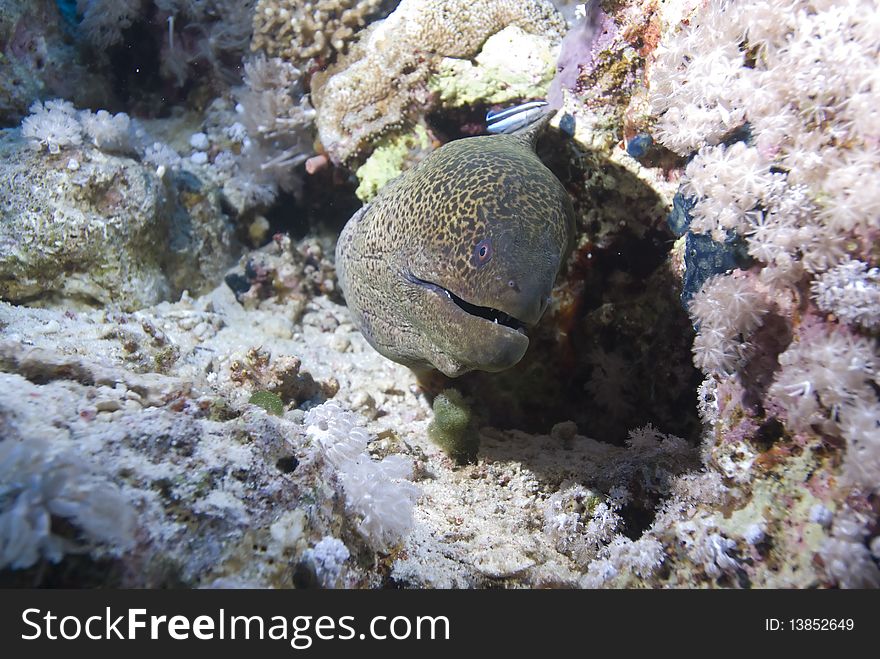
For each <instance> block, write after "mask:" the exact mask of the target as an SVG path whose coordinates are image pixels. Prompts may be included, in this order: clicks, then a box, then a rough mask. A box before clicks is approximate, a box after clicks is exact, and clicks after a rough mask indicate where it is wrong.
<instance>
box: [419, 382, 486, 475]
mask: <svg viewBox="0 0 880 659" xmlns="http://www.w3.org/2000/svg"><path fill="white" fill-rule="evenodd" d="M433 407H434V419H433V420H432V421H431V423H430V424H429V425H428V437H430V439H431V441H433V442H434V443H435V444H437V445H438V446H439V447H440V448H442V449H443V450H444V451H445V452H446V454H447V455H448V456H449V457H450V458H452V459H453V460H455V462H457V463H458V464H466V463H468V462H473V461H474V460H475V459H476V457H477V451H478V450H479V448H480V438H479V435H477V433H476V432H475V431H474V429H473V428H472V427H471V418H472V414H471V407H470V405H468V403H467V401H465V399H464V397H463V396H462V395H461V393H460V392H459V391H458V390H457V389H444V390H443V391H442V392H440V393H439V394H438V395H437V397H436V398H435V399H434V406H433Z"/></svg>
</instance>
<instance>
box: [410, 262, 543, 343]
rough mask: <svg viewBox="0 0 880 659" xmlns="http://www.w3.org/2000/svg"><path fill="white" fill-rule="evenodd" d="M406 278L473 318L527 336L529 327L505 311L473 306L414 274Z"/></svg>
mask: <svg viewBox="0 0 880 659" xmlns="http://www.w3.org/2000/svg"><path fill="white" fill-rule="evenodd" d="M405 277H406V279H407V280H408V281H410V282H412V283H413V284H416V285H417V286H421V287H422V288H427V289H428V290H430V291H434V292H435V293H437V294H438V295H443V296H445V297H446V298H448V299H449V300H451V301H452V303H453V304H455V305H456V306H457V307H458V308H459V309H461V310H462V311H464V312H465V313H467V314H469V315H471V316H476V317H478V318H482V319H484V320H486V321H488V322H492V323H494V324H496V325H499V326H501V327H505V328H507V329H509V330H513V331H515V332H518V333H520V334H523V335H525V334H526V329H527V325H526V324H525V323H524V322H522V321H521V320H518V319H517V318H514V317H513V316H511V315H509V314H506V313H505V312H503V311H499V310H498V309H493V308H492V307H481V306H478V305H476V304H471V303H470V302H468V301H466V300H463V299H462V298H460V297H458V296H457V295H456V294H455V293H453V292H452V291H450V290H449V289H447V288H443V287H442V286H440V285H439V284H435V283H433V282H430V281H427V280H425V279H420V278H419V277H416V276H415V275H413V274H412V273H406V274H405Z"/></svg>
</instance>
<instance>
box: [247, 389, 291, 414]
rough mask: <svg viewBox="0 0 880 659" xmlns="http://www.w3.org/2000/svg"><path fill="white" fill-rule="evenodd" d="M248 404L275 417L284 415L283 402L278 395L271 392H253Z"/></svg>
mask: <svg viewBox="0 0 880 659" xmlns="http://www.w3.org/2000/svg"><path fill="white" fill-rule="evenodd" d="M248 402H249V403H250V404H251V405H256V406H257V407H262V408H263V409H264V410H266V411H267V412H268V413H269V414H274V415H275V416H281V415H282V414H284V401H282V400H281V397H280V396H279V395H278V394H273V393H272V392H271V391H255V392H254V394H253V395H252V396H251V397H250V399H249V400H248Z"/></svg>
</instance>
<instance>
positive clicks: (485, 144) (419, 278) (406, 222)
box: [336, 112, 574, 377]
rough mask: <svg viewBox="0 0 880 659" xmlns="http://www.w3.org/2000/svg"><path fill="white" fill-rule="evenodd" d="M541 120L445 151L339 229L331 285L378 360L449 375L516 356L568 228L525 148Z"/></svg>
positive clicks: (550, 184) (563, 251) (547, 175)
mask: <svg viewBox="0 0 880 659" xmlns="http://www.w3.org/2000/svg"><path fill="white" fill-rule="evenodd" d="M490 119H491V118H490ZM501 119H502V121H503V123H504V126H502V127H501V128H500V130H504V127H505V126H511V125H512V126H513V127H514V128H516V127H518V125H517V124H516V122H515V121H514V122H513V123H511V120H510V118H509V116H505V117H502V118H501ZM548 119H549V114H548V113H547V112H544V113H543V116H542V117H541V118H540V119H539V120H538V121H536V122H534V123H532V124H531V125H529V126H526V127H525V128H521V129H520V130H519V131H518V132H516V133H513V134H498V135H487V136H482V137H469V138H465V139H461V140H457V141H454V142H450V143H448V144H445V145H444V146H442V147H440V148H439V149H437V150H436V151H434V152H433V153H431V154H430V155H429V156H428V157H427V158H425V160H423V161H422V162H421V163H419V164H418V165H417V166H416V167H414V168H413V169H411V170H409V171H408V172H406V173H404V174H403V175H401V176H400V177H398V178H397V179H395V180H394V181H392V182H391V183H389V184H388V185H387V186H386V187H385V188H383V190H382V191H381V192H380V193H379V195H378V196H377V197H376V198H375V199H374V200H373V201H372V202H371V203H369V204H368V205H366V206H364V207H362V208H361V209H360V210H358V211H357V212H356V213H355V214H354V216H353V217H352V218H351V219H350V220H349V221H348V223H347V224H346V225H345V228H344V229H343V231H342V233H341V234H340V236H339V241H338V243H337V247H336V271H337V274H338V277H339V283H340V285H341V288H342V292H343V294H344V296H345V300H346V303H347V304H348V307H349V310H350V311H351V314H352V317H353V319H354V321H355V324H356V325H357V326H358V328H359V329H360V331H361V332H362V333H363V335H364V336H365V337H366V339H367V341H368V342H369V343H370V344H371V345H372V346H373V347H374V348H375V349H376V350H377V351H379V352H380V353H381V354H383V355H384V356H385V357H387V358H389V359H392V360H394V361H396V362H399V363H402V364H405V365H407V366H410V367H411V368H413V369H415V370H420V369H428V368H432V367H433V368H436V369H438V370H440V371H442V372H443V373H444V374H445V375H447V376H449V377H457V376H459V375H461V374H463V373H466V372H468V371H471V370H475V369H476V370H482V371H489V372H495V371H501V370H504V369H506V368H509V367H511V366H513V365H514V364H516V363H517V362H518V361H519V360H520V359H522V357H523V355H524V354H525V352H526V349H527V348H528V345H529V339H528V336H527V335H526V331H527V330H528V329H529V328H531V327H532V326H534V325H535V324H536V323H537V322H538V321H539V320H540V318H541V316H542V315H543V313H544V310H545V309H546V308H547V305H548V303H549V301H550V290H551V288H552V287H553V284H554V281H555V279H556V275H557V273H558V272H559V269H560V267H561V266H562V264H563V263H564V261H565V259H566V257H567V255H568V252H569V250H570V245H571V242H572V237H573V231H574V229H573V227H574V213H573V211H572V207H571V202H570V200H569V197H568V194H567V193H566V192H565V190H564V188H563V187H562V185H561V184H560V182H559V181H558V180H557V178H556V177H555V176H554V175H553V174H552V173H551V172H550V170H549V169H547V168H546V167H545V166H544V164H543V163H542V162H541V161H540V160H539V159H538V157H537V155H535V151H534V145H535V140H536V138H537V135H538V133H539V131H540V130H541V129H542V128H543V126H544V125H546V123H547V121H548Z"/></svg>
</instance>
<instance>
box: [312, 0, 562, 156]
mask: <svg viewBox="0 0 880 659" xmlns="http://www.w3.org/2000/svg"><path fill="white" fill-rule="evenodd" d="M509 25H516V26H518V27H520V28H522V29H523V30H525V31H526V32H530V33H532V34H539V35H546V36H548V37H551V38H552V39H554V40H558V39H561V37H562V34H563V33H564V31H565V21H564V20H563V18H562V17H561V16H560V15H559V14H558V13H557V12H556V10H555V9H554V8H553V5H552V4H550V3H549V2H548V1H546V0H527V1H525V2H514V1H512V0H475V1H470V2H468V1H466V0H454V1H452V2H440V1H439V0H429V1H427V2H417V1H414V0H403V2H401V3H400V6H399V7H398V8H397V10H395V11H394V13H392V14H391V15H390V16H389V17H388V18H386V19H385V20H383V21H379V22H377V23H374V24H373V25H371V26H370V28H369V29H367V30H366V31H365V32H364V33H363V34H362V35H361V36H360V38H359V39H358V41H357V42H356V43H355V44H354V45H353V46H352V48H351V51H350V52H349V54H348V55H347V56H345V57H343V58H342V59H341V60H340V61H339V62H338V63H337V64H336V65H335V66H334V67H332V68H331V69H330V70H329V71H327V73H326V74H321V75H317V76H315V78H314V79H313V90H314V91H313V97H314V103H315V107H316V109H317V111H318V116H317V127H318V132H319V136H320V138H321V142H322V143H323V145H324V148H325V149H327V152H328V153H329V155H330V157H331V158H332V159H333V160H334V161H335V162H337V163H350V162H351V161H353V160H356V159H358V158H359V157H362V156H363V155H364V152H365V151H367V150H369V147H370V146H371V145H372V143H373V142H374V141H375V140H376V139H377V138H378V137H380V136H382V135H383V134H386V133H388V132H389V131H392V130H394V129H395V128H399V127H402V126H404V125H405V124H406V123H407V122H408V121H411V120H412V119H413V117H414V116H415V115H416V114H417V112H419V111H421V110H425V109H427V108H429V107H430V106H431V105H432V102H433V99H432V94H431V93H430V91H429V88H428V86H427V80H428V77H429V76H430V74H431V73H432V72H433V71H435V70H437V68H438V66H439V63H440V61H441V59H442V58H443V57H457V58H468V57H472V56H474V55H476V54H477V52H479V49H480V48H481V46H482V45H483V43H484V42H485V41H486V39H488V38H489V37H490V36H492V35H493V34H495V33H497V32H499V31H501V30H502V29H504V28H505V27H507V26H509Z"/></svg>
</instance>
